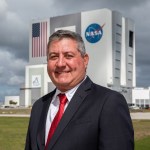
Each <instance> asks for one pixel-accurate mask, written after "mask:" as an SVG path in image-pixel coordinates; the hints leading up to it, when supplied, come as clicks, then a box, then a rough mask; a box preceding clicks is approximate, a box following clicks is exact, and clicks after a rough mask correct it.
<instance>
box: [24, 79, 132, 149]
mask: <svg viewBox="0 0 150 150" xmlns="http://www.w3.org/2000/svg"><path fill="white" fill-rule="evenodd" d="M54 93H55V91H53V92H51V93H49V94H47V95H46V96H44V97H42V98H40V99H39V100H38V101H36V102H35V103H34V105H33V108H32V113H31V117H30V123H29V128H28V133H27V139H26V147H25V150H44V145H45V123H46V116H47V112H48V108H49V105H50V102H51V100H52V97H53V95H54ZM48 149H49V150H133V149H134V133H133V127H132V122H131V118H130V114H129V110H128V106H127V103H126V100H125V99H124V97H123V96H122V95H121V94H119V93H118V92H115V91H112V90H110V89H107V88H104V87H102V86H99V85H96V84H94V83H93V82H92V81H91V80H90V79H89V78H88V77H87V79H86V80H85V81H84V82H83V83H82V84H81V85H80V87H79V88H78V90H77V91H76V93H75V95H74V96H73V98H72V100H71V102H70V103H69V105H68V107H67V109H66V111H65V113H64V115H63V117H62V119H61V121H60V123H59V125H58V126H57V129H56V130H55V133H54V135H53V137H52V139H51V141H50V143H49V146H48Z"/></svg>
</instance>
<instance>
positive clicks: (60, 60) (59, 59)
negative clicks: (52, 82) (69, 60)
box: [57, 56, 66, 67]
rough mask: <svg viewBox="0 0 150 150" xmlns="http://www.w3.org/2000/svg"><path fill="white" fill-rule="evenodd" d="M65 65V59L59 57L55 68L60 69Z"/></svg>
mask: <svg viewBox="0 0 150 150" xmlns="http://www.w3.org/2000/svg"><path fill="white" fill-rule="evenodd" d="M65 64H66V62H65V58H64V57H63V56H59V58H58V61H57V66H58V67H62V66H65Z"/></svg>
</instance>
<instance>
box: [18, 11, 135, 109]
mask: <svg viewBox="0 0 150 150" xmlns="http://www.w3.org/2000/svg"><path fill="white" fill-rule="evenodd" d="M59 29H67V30H71V31H75V32H77V33H79V34H81V36H82V37H83V40H84V42H85V47H86V51H87V53H88V54H89V57H90V61H89V65H88V69H87V75H88V76H89V77H90V78H91V79H92V80H93V81H94V82H95V83H97V84H100V85H102V86H105V87H108V88H111V89H113V90H117V91H119V92H121V93H122V94H123V95H124V96H125V97H126V100H127V103H128V104H131V103H132V88H133V87H135V86H136V70H135V59H136V58H135V29H134V22H133V21H132V20H131V19H129V18H125V17H123V16H122V15H121V14H120V13H119V12H116V11H112V10H109V9H99V10H93V11H84V12H80V13H76V14H69V15H63V16H56V17H51V18H48V19H46V20H36V21H33V22H32V23H31V25H30V33H29V37H30V38H29V64H28V65H27V66H26V70H25V85H24V86H23V87H22V88H21V89H20V105H24V106H26V107H28V106H32V104H33V103H34V102H35V101H36V100H37V99H38V98H40V97H41V96H43V95H45V94H47V93H48V92H50V91H52V90H53V89H54V88H55V86H54V85H53V83H52V82H51V80H50V79H49V77H48V74H47V58H46V47H47V42H48V38H49V36H50V35H51V34H52V33H53V32H54V31H56V30H59Z"/></svg>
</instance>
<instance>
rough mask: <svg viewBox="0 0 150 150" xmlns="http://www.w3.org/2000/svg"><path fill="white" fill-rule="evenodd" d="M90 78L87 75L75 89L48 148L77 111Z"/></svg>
mask: <svg viewBox="0 0 150 150" xmlns="http://www.w3.org/2000/svg"><path fill="white" fill-rule="evenodd" d="M91 84H92V82H91V80H90V79H89V78H88V77H87V79H86V80H85V81H84V82H83V83H82V84H81V85H80V87H79V88H78V90H77V91H76V93H75V95H74V96H73V98H72V100H71V102H70V103H69V105H68V107H67V109H66V111H65V113H64V115H63V117H62V119H61V121H60V122H59V124H58V126H57V128H56V130H55V132H54V135H53V136H52V138H51V141H50V143H49V145H48V149H49V150H50V149H51V148H52V147H53V146H54V144H55V143H56V142H57V140H58V138H59V137H60V135H61V134H62V132H63V130H64V129H65V127H66V126H67V125H68V123H69V122H70V120H71V119H72V117H73V116H74V115H75V113H76V112H77V111H78V108H79V106H80V105H81V104H82V102H83V101H84V99H85V97H86V96H87V95H88V93H89V92H90V88H91Z"/></svg>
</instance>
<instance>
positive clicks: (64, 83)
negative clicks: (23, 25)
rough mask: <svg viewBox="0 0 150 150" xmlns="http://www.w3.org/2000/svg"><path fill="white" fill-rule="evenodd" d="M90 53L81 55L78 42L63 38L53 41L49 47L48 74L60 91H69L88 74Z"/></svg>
mask: <svg viewBox="0 0 150 150" xmlns="http://www.w3.org/2000/svg"><path fill="white" fill-rule="evenodd" d="M88 59H89V58H88V55H87V54H86V55H85V56H83V57H82V56H81V53H80V52H79V51H78V50H77V42H76V41H74V40H72V39H69V38H63V39H61V40H56V41H53V42H52V43H51V44H50V47H49V49H48V63H47V70H48V74H49V76H50V78H51V80H52V82H53V83H54V84H55V86H56V87H57V88H58V89H59V90H60V91H63V92H65V91H67V90H69V89H71V88H73V87H74V86H76V85H77V84H78V83H79V82H80V81H82V80H83V79H84V77H85V74H86V67H87V64H88Z"/></svg>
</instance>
